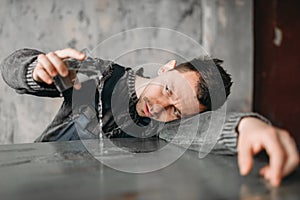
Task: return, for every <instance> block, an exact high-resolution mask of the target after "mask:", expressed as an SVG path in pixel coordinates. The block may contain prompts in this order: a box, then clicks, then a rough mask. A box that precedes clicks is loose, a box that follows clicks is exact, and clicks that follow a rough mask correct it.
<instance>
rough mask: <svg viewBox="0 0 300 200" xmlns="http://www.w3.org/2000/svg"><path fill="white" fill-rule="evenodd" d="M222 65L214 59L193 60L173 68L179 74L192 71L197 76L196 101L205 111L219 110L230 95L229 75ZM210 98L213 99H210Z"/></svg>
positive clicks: (230, 81) (230, 83) (230, 82)
mask: <svg viewBox="0 0 300 200" xmlns="http://www.w3.org/2000/svg"><path fill="white" fill-rule="evenodd" d="M222 63H223V61H222V60H219V59H216V58H214V59H211V58H195V59H193V60H191V61H189V62H186V63H181V64H179V65H178V66H176V67H175V70H177V71H179V72H181V73H184V72H189V71H194V72H196V73H197V74H198V75H199V81H198V84H197V85H198V88H197V99H198V100H199V102H200V103H201V104H202V105H204V106H205V107H206V111H207V110H216V109H218V108H220V107H221V106H222V105H223V104H224V102H225V101H226V99H227V97H228V95H229V94H230V87H231V85H232V80H231V75H230V74H228V73H227V72H226V71H225V70H224V69H223V67H222V66H221V64H222ZM224 89H225V94H224ZM211 96H213V97H214V98H213V99H211ZM215 97H217V98H215Z"/></svg>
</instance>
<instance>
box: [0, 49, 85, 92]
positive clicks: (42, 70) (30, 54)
mask: <svg viewBox="0 0 300 200" xmlns="http://www.w3.org/2000/svg"><path fill="white" fill-rule="evenodd" d="M65 58H75V59H78V60H82V59H84V58H85V55H84V54H83V53H81V52H79V51H76V50H74V49H63V50H58V51H55V52H50V53H48V54H45V53H43V52H41V51H38V50H34V49H20V50H17V51H15V52H14V53H12V54H11V55H9V56H8V57H7V58H5V59H4V60H3V61H2V63H1V65H0V69H1V73H2V77H3V79H4V81H5V82H6V83H7V84H8V85H9V86H10V87H12V88H13V89H15V90H16V92H18V93H20V94H24V93H25V94H32V95H36V96H47V97H59V96H60V93H59V91H58V90H57V89H56V87H55V86H54V84H53V79H52V78H53V77H54V76H56V75H57V74H58V73H59V74H60V75H62V76H66V75H67V74H68V70H67V67H66V66H65V65H64V63H63V59H65Z"/></svg>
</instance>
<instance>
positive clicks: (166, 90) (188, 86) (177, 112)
mask: <svg viewBox="0 0 300 200" xmlns="http://www.w3.org/2000/svg"><path fill="white" fill-rule="evenodd" d="M198 80H199V76H198V75H197V73H195V72H184V73H180V72H178V71H176V70H172V71H167V72H165V73H163V74H161V75H159V76H157V77H156V78H154V79H152V81H151V82H150V83H149V84H148V85H147V86H146V87H145V89H144V90H143V92H142V94H141V96H140V98H139V100H138V103H137V105H136V110H137V112H138V114H139V115H140V116H142V117H149V118H152V119H155V120H158V121H163V122H168V121H173V120H175V119H179V118H182V117H186V116H191V115H195V114H197V113H199V112H201V111H203V110H204V109H205V107H204V106H203V105H201V104H200V103H199V101H198V99H197V96H196V88H197V84H198Z"/></svg>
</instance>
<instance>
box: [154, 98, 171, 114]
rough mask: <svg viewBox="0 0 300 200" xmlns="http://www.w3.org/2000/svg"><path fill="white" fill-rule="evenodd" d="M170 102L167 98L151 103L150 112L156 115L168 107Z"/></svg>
mask: <svg viewBox="0 0 300 200" xmlns="http://www.w3.org/2000/svg"><path fill="white" fill-rule="evenodd" d="M169 105H170V103H169V100H168V99H167V98H163V99H160V100H159V101H157V102H155V104H153V105H152V107H151V109H150V112H151V113H152V114H154V115H158V114H160V113H161V112H163V111H164V110H166V109H167V108H168V107H169Z"/></svg>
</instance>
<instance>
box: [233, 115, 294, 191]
mask: <svg viewBox="0 0 300 200" xmlns="http://www.w3.org/2000/svg"><path fill="white" fill-rule="evenodd" d="M238 132H239V138H238V165H239V168H240V173H241V175H247V174H248V173H249V172H250V170H251V168H252V166H253V156H254V155H255V154H257V153H259V152H260V151H262V150H264V149H265V150H266V152H267V154H268V156H269V160H270V161H269V162H270V163H269V165H267V166H265V167H263V168H262V169H261V170H260V175H261V176H263V177H264V178H265V179H266V180H267V181H269V182H270V183H271V185H273V186H279V185H280V182H281V180H282V178H283V177H285V176H287V175H289V174H290V173H291V172H292V171H294V170H295V169H296V168H297V166H298V165H299V153H298V150H297V147H296V144H295V141H294V139H293V138H292V137H291V136H290V134H289V133H288V132H287V131H286V130H283V129H279V128H276V127H274V126H271V125H269V124H266V123H265V122H263V121H261V120H260V119H258V118H254V117H245V118H243V119H242V120H241V122H240V124H239V126H238Z"/></svg>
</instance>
